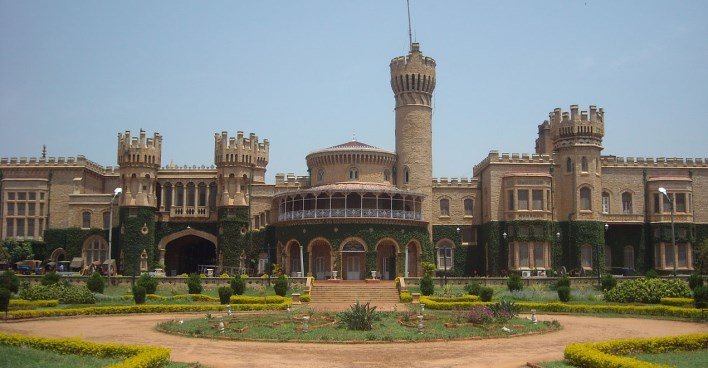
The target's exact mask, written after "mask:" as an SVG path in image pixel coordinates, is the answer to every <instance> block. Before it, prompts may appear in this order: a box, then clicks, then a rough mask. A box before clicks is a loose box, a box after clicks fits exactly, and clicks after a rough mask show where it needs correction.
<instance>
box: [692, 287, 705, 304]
mask: <svg viewBox="0 0 708 368" xmlns="http://www.w3.org/2000/svg"><path fill="white" fill-rule="evenodd" d="M693 300H694V302H695V303H696V308H699V309H703V308H708V286H703V285H701V286H696V288H695V289H693Z"/></svg>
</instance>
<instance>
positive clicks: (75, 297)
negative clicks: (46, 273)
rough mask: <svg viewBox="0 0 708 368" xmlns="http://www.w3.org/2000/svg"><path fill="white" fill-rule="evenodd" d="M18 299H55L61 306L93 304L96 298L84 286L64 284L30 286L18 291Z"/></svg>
mask: <svg viewBox="0 0 708 368" xmlns="http://www.w3.org/2000/svg"><path fill="white" fill-rule="evenodd" d="M19 295H20V298H22V299H27V300H48V299H57V300H59V303H62V304H94V303H96V297H95V296H94V295H93V294H92V293H91V291H90V290H89V289H88V288H87V287H86V286H72V285H64V284H61V283H59V284H53V285H49V286H45V285H30V286H28V287H23V288H22V290H20V293H19Z"/></svg>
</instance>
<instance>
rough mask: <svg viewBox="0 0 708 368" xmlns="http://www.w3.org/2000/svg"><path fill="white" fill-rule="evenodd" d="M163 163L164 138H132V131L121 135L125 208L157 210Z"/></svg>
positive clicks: (120, 153)
mask: <svg viewBox="0 0 708 368" xmlns="http://www.w3.org/2000/svg"><path fill="white" fill-rule="evenodd" d="M161 160H162V136H161V135H160V133H155V134H154V136H153V137H152V138H147V137H146V136H145V131H144V130H142V129H141V130H140V136H138V137H131V135H130V131H126V132H125V134H121V133H118V165H119V166H120V178H121V185H122V186H123V195H122V196H121V197H120V198H121V199H120V204H121V206H135V207H153V208H155V207H157V198H156V197H155V183H156V178H157V170H158V169H159V168H160V162H161Z"/></svg>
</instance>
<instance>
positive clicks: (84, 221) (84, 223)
mask: <svg viewBox="0 0 708 368" xmlns="http://www.w3.org/2000/svg"><path fill="white" fill-rule="evenodd" d="M90 227H91V212H89V211H84V212H83V213H82V214H81V228H83V229H88V228H90Z"/></svg>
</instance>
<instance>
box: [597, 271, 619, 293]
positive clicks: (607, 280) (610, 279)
mask: <svg viewBox="0 0 708 368" xmlns="http://www.w3.org/2000/svg"><path fill="white" fill-rule="evenodd" d="M600 285H602V290H603V291H605V290H612V289H613V288H614V287H615V286H617V279H616V278H615V277H614V276H612V275H610V274H609V273H608V274H605V275H603V276H602V278H601V279H600Z"/></svg>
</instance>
